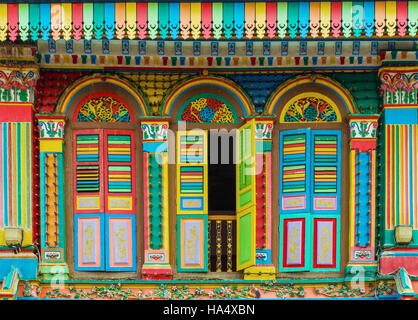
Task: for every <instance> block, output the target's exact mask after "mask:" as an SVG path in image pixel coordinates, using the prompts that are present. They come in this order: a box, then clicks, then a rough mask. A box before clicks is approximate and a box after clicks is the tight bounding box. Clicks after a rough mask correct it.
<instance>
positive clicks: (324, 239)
mask: <svg viewBox="0 0 418 320" xmlns="http://www.w3.org/2000/svg"><path fill="white" fill-rule="evenodd" d="M320 233H321V237H320V238H319V240H320V244H319V263H326V262H331V255H328V252H330V249H331V240H330V238H331V231H330V230H328V227H327V226H326V225H325V226H324V227H323V228H322V229H321V230H320Z"/></svg>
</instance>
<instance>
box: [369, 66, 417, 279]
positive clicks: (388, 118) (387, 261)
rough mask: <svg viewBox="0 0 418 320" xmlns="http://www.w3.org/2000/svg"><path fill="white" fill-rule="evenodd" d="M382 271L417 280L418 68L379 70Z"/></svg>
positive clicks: (379, 172)
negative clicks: (404, 275)
mask: <svg viewBox="0 0 418 320" xmlns="http://www.w3.org/2000/svg"><path fill="white" fill-rule="evenodd" d="M379 78H380V81H381V85H380V89H381V95H382V102H383V103H382V104H383V106H382V109H383V112H382V116H381V119H382V121H381V125H380V127H381V130H379V137H378V139H379V142H378V146H379V149H378V159H377V161H378V182H377V183H378V186H377V187H378V188H377V198H378V221H379V222H378V227H379V228H378V235H377V238H378V241H379V243H378V245H379V246H380V257H379V272H380V273H382V274H393V273H395V272H397V270H399V269H400V268H404V269H405V272H406V273H407V274H409V275H411V276H418V68H417V67H384V68H381V69H380V70H379Z"/></svg>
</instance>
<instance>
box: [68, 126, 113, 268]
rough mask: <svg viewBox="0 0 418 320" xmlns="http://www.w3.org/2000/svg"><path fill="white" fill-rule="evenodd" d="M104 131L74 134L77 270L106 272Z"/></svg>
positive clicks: (81, 131)
mask: <svg viewBox="0 0 418 320" xmlns="http://www.w3.org/2000/svg"><path fill="white" fill-rule="evenodd" d="M102 159H103V132H102V130H77V131H74V133H73V173H74V178H73V189H74V202H73V204H74V240H75V241H74V248H75V254H74V256H75V257H74V258H75V266H74V268H75V270H79V271H95V270H96V271H99V270H104V269H105V263H104V262H105V259H104V257H105V249H104V214H103V210H104V206H103V203H104V202H103V198H104V193H103V172H102V169H103V166H102Z"/></svg>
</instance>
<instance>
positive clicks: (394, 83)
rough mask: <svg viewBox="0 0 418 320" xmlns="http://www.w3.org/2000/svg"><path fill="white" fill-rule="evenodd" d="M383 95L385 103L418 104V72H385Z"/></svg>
mask: <svg viewBox="0 0 418 320" xmlns="http://www.w3.org/2000/svg"><path fill="white" fill-rule="evenodd" d="M380 79H381V81H382V84H381V85H380V90H381V95H382V96H383V100H384V103H385V104H417V103H418V98H417V96H418V72H401V71H399V72H396V71H395V72H389V71H388V72H383V73H382V74H381V76H380Z"/></svg>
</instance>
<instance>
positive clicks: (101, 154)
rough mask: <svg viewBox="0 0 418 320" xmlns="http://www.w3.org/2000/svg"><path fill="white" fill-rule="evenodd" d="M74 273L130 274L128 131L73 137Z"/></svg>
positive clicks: (132, 231)
mask: <svg viewBox="0 0 418 320" xmlns="http://www.w3.org/2000/svg"><path fill="white" fill-rule="evenodd" d="M73 151H74V152H73V163H74V184H73V185H74V194H75V197H74V213H75V214H74V234H75V248H76V253H75V264H76V265H75V268H76V270H80V271H82V270H86V271H87V270H91V271H93V270H107V271H134V270H136V218H135V140H134V132H132V131H123V130H119V131H115V130H77V131H74V134H73Z"/></svg>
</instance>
